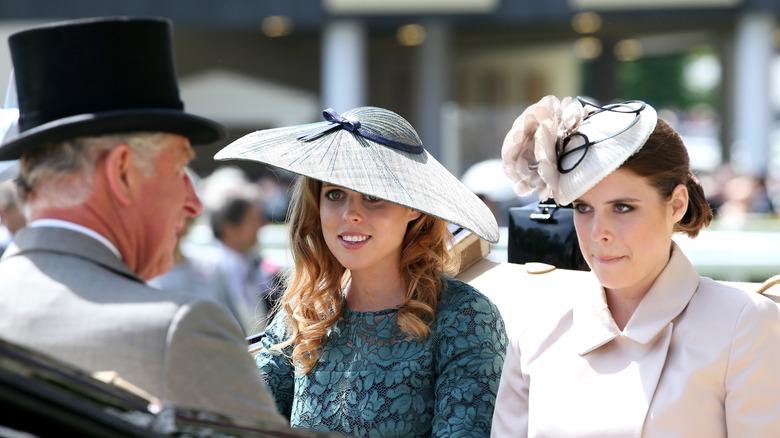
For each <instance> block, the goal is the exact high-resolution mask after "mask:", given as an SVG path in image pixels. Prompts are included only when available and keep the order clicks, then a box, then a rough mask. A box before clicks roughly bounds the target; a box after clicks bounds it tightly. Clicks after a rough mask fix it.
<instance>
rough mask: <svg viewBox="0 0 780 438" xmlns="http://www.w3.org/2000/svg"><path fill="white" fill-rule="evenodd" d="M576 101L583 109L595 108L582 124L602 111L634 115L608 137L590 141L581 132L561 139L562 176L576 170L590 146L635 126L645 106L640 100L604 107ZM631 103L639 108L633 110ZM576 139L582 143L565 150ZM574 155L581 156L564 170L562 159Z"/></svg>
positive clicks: (559, 163)
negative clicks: (627, 122)
mask: <svg viewBox="0 0 780 438" xmlns="http://www.w3.org/2000/svg"><path fill="white" fill-rule="evenodd" d="M577 100H579V101H580V103H581V104H582V106H583V107H585V106H591V107H593V108H595V110H593V111H591V112H590V113H588V115H587V116H585V118H584V119H583V121H582V122H583V123H585V122H586V121H587V120H588V119H590V118H591V117H593V116H595V115H596V114H599V113H603V112H604V111H610V112H614V113H624V114H631V113H633V114H634V120H632V121H631V123H629V124H628V125H627V126H625V127H624V128H623V129H621V130H620V131H618V132H616V133H614V134H612V135H611V136H609V137H606V138H600V139H598V140H591V139H589V138H588V136H587V135H585V134H583V133H581V132H573V133H571V134H569V135H568V136H566V138H564V139H563V143H562V148H561V150H560V152H558V172H560V173H562V174H565V173H569V172H571V171H572V170H574V169H576V168H577V166H579V165H580V163H582V160H584V159H585V156H586V155H587V154H588V151H589V150H590V148H591V147H592V146H594V145H596V144H598V143H601V142H602V141H604V140H609V139H610V138H614V137H617V136H618V135H620V134H622V133H624V132H626V131H628V130H629V129H631V127H632V126H634V125H636V123H637V122H638V121H639V113H641V112H642V111H643V110H644V109H645V107H646V106H647V104H646V103H644V102H642V101H641V100H629V101H627V102H621V103H615V104H610V105H605V106H599V105H596V104H594V103H591V102H588V101H586V100H585V99H583V98H581V97H578V98H577ZM633 103H637V104H639V107H636V108H635V107H634V106H632V105H631V104H633ZM577 137H579V138H582V139H583V140H584V143H583V144H581V145H579V146H577V147H575V148H572V149H569V150H567V149H566V148H567V146H568V145H569V143H570V142H571V141H572V139H574V138H577ZM576 153H580V154H581V155H580V156H579V158H578V159H577V161H576V162H575V163H574V164H573V165H571V166H569V167H566V168H564V167H563V160H564V158H566V157H567V156H569V155H572V154H576Z"/></svg>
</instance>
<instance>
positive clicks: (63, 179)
mask: <svg viewBox="0 0 780 438" xmlns="http://www.w3.org/2000/svg"><path fill="white" fill-rule="evenodd" d="M169 136H170V134H167V133H162V132H133V133H126V134H110V135H101V136H96V137H78V138H76V139H74V140H68V141H63V142H58V143H49V144H47V145H45V146H43V147H41V148H39V149H38V150H36V151H33V152H29V153H27V154H25V155H24V156H23V157H22V159H21V160H20V169H19V178H18V184H19V185H20V186H21V190H20V192H21V196H22V202H23V203H25V204H27V205H26V207H27V209H29V208H33V207H54V208H68V207H73V206H77V205H80V204H81V203H83V202H84V201H86V200H87V198H88V197H89V195H90V194H91V193H92V181H93V178H94V173H95V166H96V164H97V163H98V161H100V159H102V158H103V157H105V155H106V154H107V153H108V152H109V151H110V150H111V149H113V148H114V147H115V146H117V145H118V144H120V143H126V144H127V145H129V146H130V149H131V151H132V156H133V164H135V165H136V166H137V167H138V169H140V170H141V171H142V172H143V173H144V174H145V175H147V176H149V175H151V174H152V173H153V172H154V159H155V158H156V157H157V154H158V153H159V152H160V150H162V149H163V147H164V146H165V145H166V144H168V138H169ZM33 204H34V205H33Z"/></svg>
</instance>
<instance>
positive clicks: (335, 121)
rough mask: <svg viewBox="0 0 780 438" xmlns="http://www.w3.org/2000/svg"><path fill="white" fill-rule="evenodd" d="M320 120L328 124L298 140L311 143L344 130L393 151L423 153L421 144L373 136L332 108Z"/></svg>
mask: <svg viewBox="0 0 780 438" xmlns="http://www.w3.org/2000/svg"><path fill="white" fill-rule="evenodd" d="M322 118H324V119H325V121H327V122H330V123H329V124H328V125H325V126H323V127H322V128H320V129H318V130H316V131H314V132H310V133H308V134H304V135H301V136H299V137H298V140H301V141H311V140H314V139H316V138H319V137H321V136H323V135H325V134H327V133H329V132H332V131H335V130H336V129H346V130H347V131H349V132H352V133H353V134H357V135H359V136H361V137H363V138H365V139H367V140H371V141H373V142H376V143H379V144H382V145H384V146H387V147H391V148H393V149H398V150H401V151H404V152H409V153H411V154H421V153H423V152H424V151H425V149H423V146H422V145H421V144H419V145H414V144H407V143H402V142H400V141H396V140H392V139H389V138H387V137H383V136H381V135H379V134H375V133H373V132H371V131H369V130H367V129H366V128H365V127H363V126H362V125H361V123H360V121H359V120H355V119H351V118H349V117H342V116H341V115H339V114H338V113H337V112H336V111H335V110H334V109H333V108H328V109H326V110H325V111H323V112H322Z"/></svg>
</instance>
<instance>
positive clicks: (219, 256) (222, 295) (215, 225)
mask: <svg viewBox="0 0 780 438" xmlns="http://www.w3.org/2000/svg"><path fill="white" fill-rule="evenodd" d="M209 222H210V224H211V230H212V232H213V233H214V237H215V239H216V241H215V247H216V252H215V253H212V254H211V257H212V260H211V263H212V265H213V267H212V268H211V269H210V275H211V281H210V285H211V288H212V294H213V295H214V297H216V299H217V301H219V302H220V303H222V304H224V305H225V306H226V307H227V308H229V309H230V311H231V312H232V313H233V315H234V316H235V317H236V319H237V320H238V321H239V322H240V323H241V326H242V327H243V328H244V331H245V333H246V334H248V335H249V334H253V333H256V332H258V331H262V329H263V328H264V327H265V319H266V317H267V315H268V312H269V310H270V308H271V297H270V296H271V294H272V293H273V292H274V290H275V288H276V287H277V282H278V274H279V272H280V269H279V268H278V267H276V266H275V265H273V264H272V263H270V262H269V261H266V260H263V258H262V257H261V256H260V252H259V250H258V248H257V243H258V232H259V231H260V228H262V227H263V225H265V224H266V219H265V214H264V212H263V208H262V205H261V204H260V202H259V201H258V200H257V199H256V198H254V197H246V196H240V195H237V194H234V195H228V196H227V197H226V198H225V199H223V200H222V202H221V205H220V206H219V207H217V208H216V209H215V210H213V211H210V212H209ZM201 261H203V257H201Z"/></svg>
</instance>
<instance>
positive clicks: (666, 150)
mask: <svg viewBox="0 0 780 438" xmlns="http://www.w3.org/2000/svg"><path fill="white" fill-rule="evenodd" d="M620 168H621V169H626V170H629V171H631V172H633V173H635V174H636V175H639V176H641V177H645V178H647V180H648V182H649V183H650V185H652V186H653V187H655V188H656V190H658V193H659V194H660V195H661V198H662V199H666V200H668V199H670V198H671V196H672V191H673V190H674V188H675V187H677V185H678V184H684V185H685V187H687V188H688V210H687V211H686V212H685V216H683V218H682V219H681V220H680V222H678V223H676V224H675V225H674V231H675V232H679V233H685V234H687V235H688V236H689V237H696V236H697V235H698V234H699V231H701V229H702V228H704V227H706V226H707V225H709V224H710V221H712V209H711V208H710V206H709V204H708V203H707V199H706V198H705V197H704V190H702V187H701V185H700V184H699V180H697V179H696V177H695V176H694V175H693V173H692V172H691V166H690V159H689V158H688V150H687V149H686V147H685V144H684V143H683V141H682V138H681V137H680V134H678V133H677V131H675V130H674V128H672V127H671V126H670V125H669V124H668V123H667V122H666V121H664V120H663V119H658V123H657V124H656V126H655V130H653V133H652V134H650V138H648V139H647V141H646V142H645V144H644V146H642V148H641V149H639V151H637V153H636V154H634V155H632V156H631V157H630V158H629V159H628V160H626V162H625V163H623V165H622V166H621V167H620Z"/></svg>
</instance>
